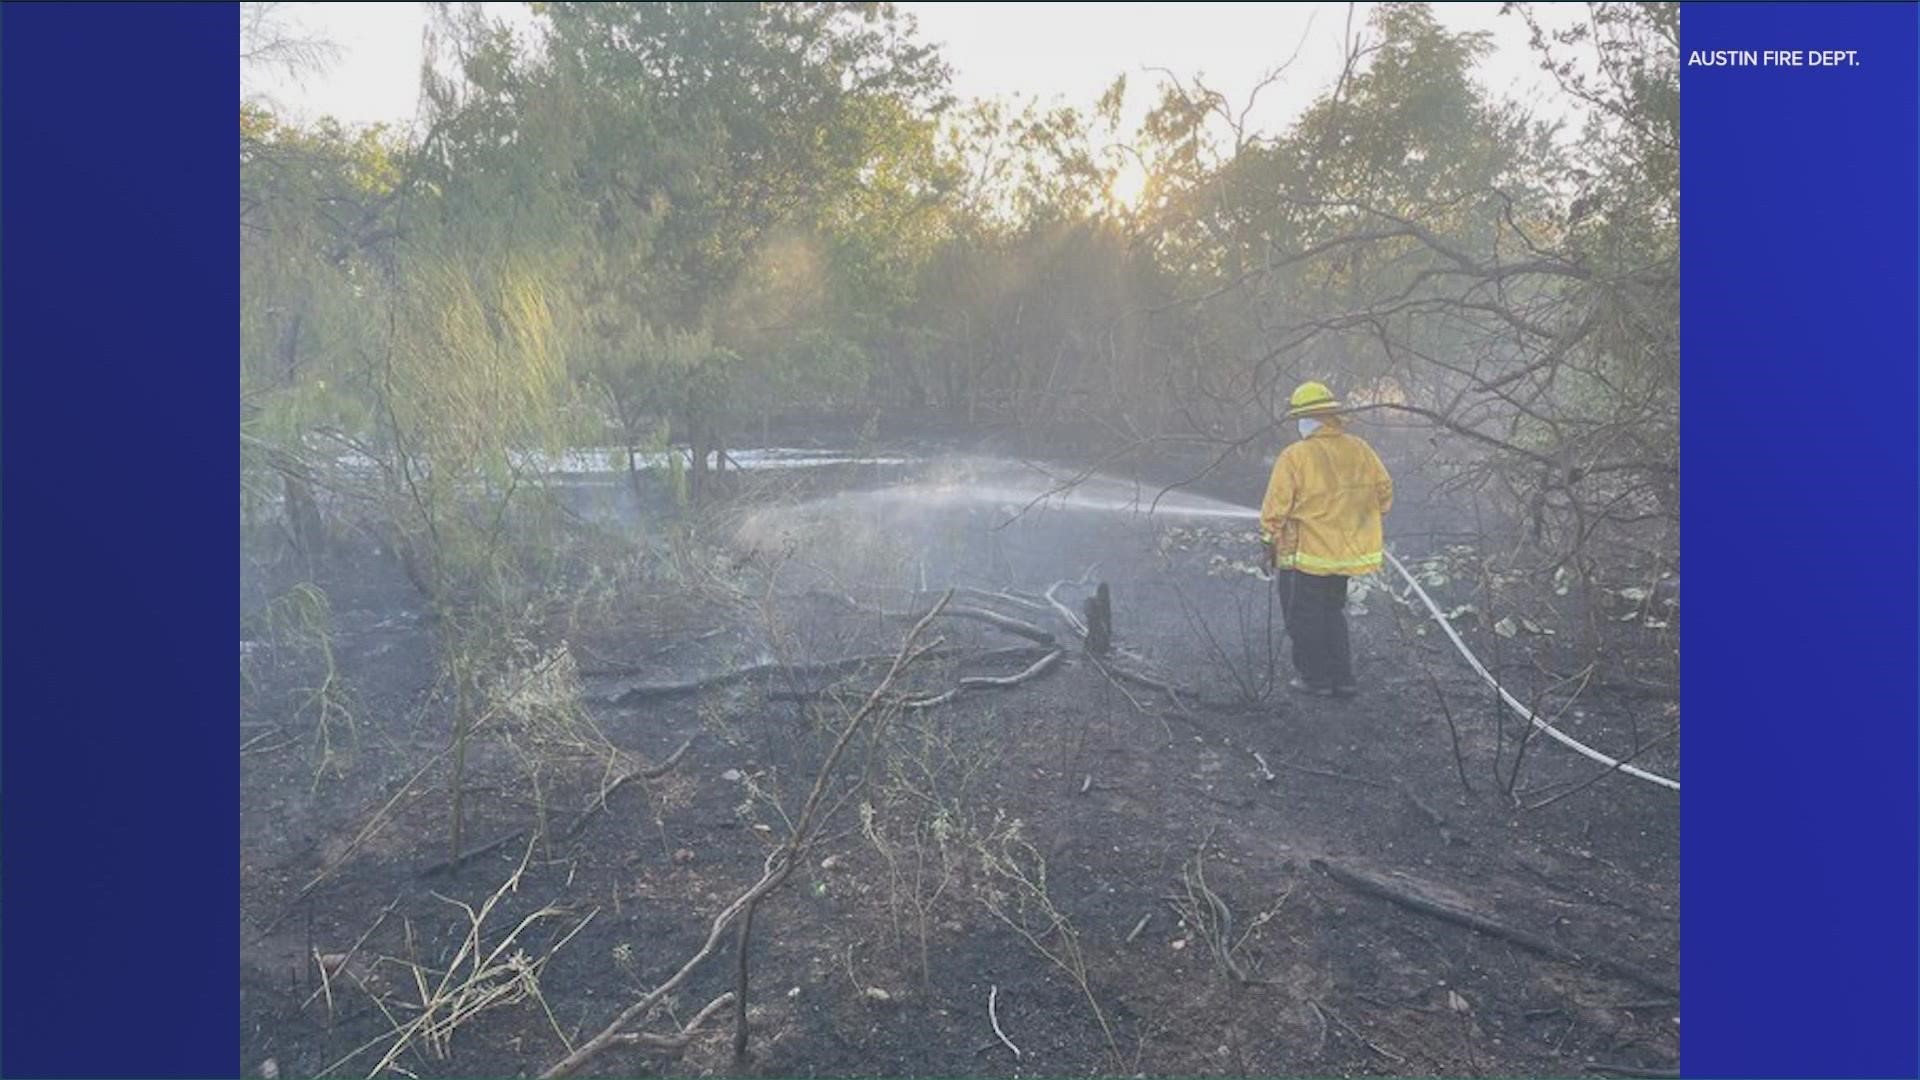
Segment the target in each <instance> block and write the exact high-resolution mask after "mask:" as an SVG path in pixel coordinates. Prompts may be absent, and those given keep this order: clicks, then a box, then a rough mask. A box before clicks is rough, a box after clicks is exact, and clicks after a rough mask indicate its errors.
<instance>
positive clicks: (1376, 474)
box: [1260, 382, 1393, 697]
mask: <svg viewBox="0 0 1920 1080" xmlns="http://www.w3.org/2000/svg"><path fill="white" fill-rule="evenodd" d="M1341 409H1342V407H1341V404H1340V402H1339V400H1338V399H1336V398H1335V397H1334V396H1333V391H1331V390H1329V389H1327V387H1326V384H1324V383H1318V382H1306V383H1301V384H1300V388H1299V389H1297V390H1295V391H1294V392H1293V396H1292V398H1290V399H1289V400H1288V409H1287V419H1289V420H1292V421H1294V422H1295V424H1296V426H1297V427H1298V428H1299V431H1300V438H1299V439H1298V440H1297V441H1295V442H1293V443H1290V444H1289V445H1288V446H1287V447H1286V449H1284V450H1282V451H1281V452H1280V456H1279V458H1278V459H1276V460H1275V461H1274V463H1273V477H1272V479H1270V480H1269V481H1268V482H1267V497H1266V498H1265V499H1264V500H1262V501H1261V504H1260V540H1261V542H1262V543H1263V544H1265V545H1266V548H1267V559H1268V564H1269V565H1270V566H1271V567H1272V568H1273V570H1274V581H1275V587H1276V588H1278V589H1279V590H1280V610H1281V614H1282V616H1283V618H1285V620H1286V625H1287V636H1288V637H1290V638H1291V639H1292V640H1293V670H1294V677H1293V679H1292V681H1291V683H1290V685H1291V686H1292V687H1293V688H1294V689H1296V690H1299V691H1302V692H1304V693H1309V694H1316V695H1320V696H1334V697H1351V696H1353V695H1354V694H1355V693H1357V692H1358V691H1359V686H1358V685H1357V684H1356V683H1355V682H1354V678H1353V653H1352V649H1351V647H1350V645H1349V643H1348V639H1347V615H1346V606H1347V579H1349V578H1352V577H1358V576H1360V575H1363V574H1371V573H1373V572H1374V571H1376V570H1378V569H1380V565H1381V561H1382V558H1383V555H1382V550H1381V529H1380V522H1381V518H1382V517H1384V516H1385V515H1386V513H1387V511H1388V509H1389V508H1391V507H1392V505H1393V478H1392V477H1390V476H1388V475H1387V469H1386V466H1384V465H1382V464H1381V463H1380V457H1379V455H1378V454H1375V453H1374V452H1373V447H1371V446H1368V445H1367V443H1366V442H1365V440H1363V439H1361V438H1360V437H1359V436H1358V435H1354V434H1352V433H1350V432H1348V431H1347V430H1346V427H1345V425H1344V424H1343V423H1342V422H1341V419H1340V415H1339V414H1340V412H1341Z"/></svg>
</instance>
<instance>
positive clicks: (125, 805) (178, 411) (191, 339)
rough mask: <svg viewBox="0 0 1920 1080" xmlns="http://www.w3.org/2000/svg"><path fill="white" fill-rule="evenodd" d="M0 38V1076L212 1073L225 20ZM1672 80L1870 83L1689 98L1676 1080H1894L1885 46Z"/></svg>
mask: <svg viewBox="0 0 1920 1080" xmlns="http://www.w3.org/2000/svg"><path fill="white" fill-rule="evenodd" d="M0 26H3V27H4V33H3V34H0V138H4V142H5V145H4V152H3V153H0V245H3V250H0V299H3V301H4V309H5V315H4V321H0V493H4V498H5V511H4V515H0V578H3V579H4V591H0V629H3V630H4V639H3V640H0V644H3V645H4V648H5V653H6V655H5V660H6V670H5V678H4V680H0V724H3V726H0V791H4V792H5V793H7V796H8V802H7V810H9V811H11V812H8V813H6V814H5V815H4V821H0V851H3V852H4V856H5V860H6V863H5V872H4V874H3V875H0V904H3V905H4V912H5V918H4V920H0V965H3V966H4V970H3V976H4V985H5V988H6V990H7V993H6V994H5V997H4V999H3V1000H0V1072H4V1073H6V1074H7V1075H33V1076H90V1075H105V1076H125V1075H141V1076H221V1075H231V1074H232V1073H233V1072H234V1071H235V1066H236V1064H237V1062H236V1061H235V1057H234V1052H235V1049H236V1046H237V1035H238V1031H237V1025H236V1018H235V1008H236V1004H237V1000H238V987H237V968H238V965H237V964H235V963H233V962H232V960H231V957H232V956H233V953H232V950H233V948H234V946H235V937H234V935H235V933H236V928H237V925H238V911H237V896H238V888H237V881H236V863H235V861H234V855H235V841H236V831H237V813H236V809H235V799H236V793H237V790H238V773H237V760H236V757H235V755H234V754H233V752H232V751H233V745H234V744H233V742H232V741H231V740H232V739H233V737H234V736H233V729H232V727H231V719H232V716H233V709H234V699H233V696H232V695H233V693H234V689H233V683H232V681H231V679H232V675H231V672H232V670H233V669H232V668H231V667H230V666H229V665H230V664H231V663H232V651H231V650H232V648H233V641H234V619H235V611H234V608H233V607H232V606H231V604H232V601H233V598H234V594H233V592H232V589H233V584H232V583H233V580H234V579H233V577H232V576H231V575H232V574H233V573H234V568H235V566H237V564H238V552H237V550H236V547H235V545H236V543H237V538H236V534H235V530H234V529H233V527H232V522H233V520H234V519H233V518H232V517H231V516H230V515H231V514H232V513H233V510H234V504H233V502H232V499H233V497H234V495H233V492H234V488H233V477H234V475H235V473H236V471H237V462H236V460H235V459H236V450H235V445H234V442H233V426H232V425H233V423H234V419H235V417H234V414H233V411H232V408H233V406H232V404H231V402H232V400H233V399H232V397H231V395H232V393H233V388H234V382H233V376H234V368H233V364H234V362H235V357H236V355H237V347H238V343H237V334H236V328H235V319H234V316H233V313H234V311H235V309H236V308H237V302H238V294H237V269H236V266H235V260H236V255H237V244H236V243H235V239H234V233H233V225H232V221H233V218H232V214H233V212H234V206H235V203H236V199H237V192H236V190H235V184H236V177H235V171H234V166H233V156H232V155H233V153H234V149H235V132H234V128H233V122H234V121H233V112H232V110H233V108H234V102H235V99H236V94H235V87H234V79H235V71H234V35H235V27H234V23H233V8H232V7H231V6H230V5H225V4H216V5H204V6H200V5H162V4H132V5H86V6H82V5H9V6H7V7H6V8H5V9H4V11H3V12H0ZM1683 47H1684V48H1685V49H1692V48H1753V49H1761V48H1778V47H1822V48H1854V49H1859V50H1861V52H1862V55H1863V58H1864V61H1865V62H1864V64H1863V66H1861V67H1859V68H1852V69H1840V70H1827V71H1813V70H1774V69H1714V70H1693V71H1688V70H1686V69H1684V68H1683V86H1684V92H1683V95H1682V109H1683V132H1684V138H1683V154H1684V163H1683V170H1682V181H1683V185H1684V191H1685V199H1684V203H1683V205H1684V213H1683V223H1682V236H1683V244H1684V250H1685V258H1684V260H1683V299H1684V302H1685V312H1684V317H1683V321H1682V347H1683V351H1684V354H1685V356H1686V362H1685V374H1684V376H1683V382H1684V385H1683V402H1684V407H1685V415H1686V422H1685V430H1684V432H1683V440H1684V452H1685V466H1686V492H1687V500H1688V502H1687V519H1686V521H1687V525H1686V548H1687V550H1688V551H1689V552H1690V553H1692V554H1693V556H1694V558H1693V564H1692V566H1691V567H1690V570H1691V574H1690V577H1689V584H1690V596H1689V598H1688V599H1689V602H1688V614H1689V624H1688V632H1687V654H1686V669H1685V673H1686V675H1685V678H1686V686H1685V691H1686V696H1687V705H1688V714H1689V718H1690V720H1691V721H1692V723H1691V724H1690V725H1689V737H1690V740H1691V743H1692V748H1693V749H1694V750H1695V751H1696V752H1695V753H1693V754H1692V755H1691V760H1690V761H1689V766H1690V768H1689V769H1688V772H1687V777H1686V779H1687V782H1688V783H1687V788H1686V791H1685V797H1684V802H1683V807H1684V811H1683V812H1684V837H1685V851H1684V855H1683V867H1682V876H1683V883H1684V897H1685V900H1684V902H1685V906H1686V912H1687V915H1686V928H1685V932H1684V934H1683V950H1684V963H1685V976H1684V977H1685V985H1686V994H1687V997H1686V1001H1687V1009H1686V1017H1687V1029H1686V1037H1685V1057H1684V1061H1685V1067H1686V1071H1687V1073H1688V1074H1690V1075H1700V1076H1762V1075H1824V1076H1913V1075H1915V1074H1916V1073H1917V1072H1920V1047H1916V1045H1915V1024H1914V1020H1915V1017H1916V1015H1920V994H1917V993H1916V978H1915V975H1916V963H1917V962H1920V934H1917V933H1916V928H1915V903H1916V897H1917V895H1920V859H1917V858H1916V847H1917V846H1920V845H1917V841H1920V830H1917V829H1916V824H1917V823H1920V817H1917V815H1916V799H1915V791H1916V787H1915V775H1916V765H1920V740H1917V739H1916V737H1915V717H1916V706H1917V705H1920V687H1917V686H1916V685H1915V680H1914V677H1913V670H1912V668H1911V667H1910V665H1911V664H1912V663H1913V662H1914V660H1915V658H1916V657H1917V656H1920V636H1917V635H1916V618H1915V612H1916V605H1915V600H1916V598H1920V572H1917V571H1920V567H1917V566H1916V559H1915V552H1916V551H1917V550H1920V515H1917V511H1920V498H1917V495H1920V456H1917V455H1916V452H1915V450H1916V445H1920V429H1917V428H1916V423H1915V417H1916V409H1917V408H1920V378H1916V370H1915V369H1916V356H1917V355H1920V325H1916V319H1915V310H1916V308H1915V304H1916V298H1920V274H1916V265H1915V250H1916V243H1917V242H1920V214H1916V212H1915V193H1916V191H1920V163H1917V161H1916V136H1917V135H1920V108H1917V107H1916V106H1917V104H1920V103H1917V102H1916V92H1915V91H1916V86H1920V79H1917V78H1916V76H1917V75H1920V72H1917V71H1916V67H1915V55H1916V51H1917V49H1920V22H1917V20H1916V11H1915V9H1914V8H1913V7H1911V6H1904V5H1902V6H1850V5H1804V6H1803V5H1792V6H1766V5H1738V6H1721V5H1705V4H1689V5H1687V8H1686V10H1685V13H1684V16H1683ZM221 522H226V523H227V524H226V525H221V524H219V523H221ZM216 654H217V655H216ZM116 983H118V984H121V985H135V986H142V987H144V988H145V989H144V990H143V991H142V992H140V993H138V994H137V998H136V1000H134V1001H132V1002H130V1003H129V1007H126V1008H122V1009H116V1010H114V1013H113V1017H112V1023H111V1024H110V1025H108V1026H105V1027H103V1026H102V1023H101V1006H100V1001H101V998H100V994H101V991H102V988H103V987H105V986H109V985H113V984H116Z"/></svg>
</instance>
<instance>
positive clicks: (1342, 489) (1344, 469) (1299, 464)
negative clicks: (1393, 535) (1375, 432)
mask: <svg viewBox="0 0 1920 1080" xmlns="http://www.w3.org/2000/svg"><path fill="white" fill-rule="evenodd" d="M1392 506H1393V478H1392V477H1390V476H1388V475H1387V467H1386V466H1385V465H1382V464H1381V463H1380V457H1379V455H1377V454H1375V453H1374V452H1373V447H1371V446H1368V445H1367V444H1366V441H1365V440H1363V439H1361V438H1360V437H1359V436H1357V435H1349V434H1347V433H1346V432H1345V431H1344V430H1342V429H1341V427H1340V425H1339V423H1338V422H1337V421H1334V420H1327V421H1325V422H1323V423H1322V424H1321V426H1320V428H1319V429H1318V430H1316V431H1315V432H1314V433H1313V434H1312V435H1309V436H1307V437H1306V438H1304V439H1301V440H1299V441H1298V442H1295V443H1293V444H1292V445H1290V446H1288V447H1287V448H1286V449H1285V450H1282V451H1280V456H1279V458H1278V459H1276V460H1275V461H1274V463H1273V478H1272V479H1271V480H1269V481H1268V482H1267V497H1266V498H1265V499H1264V500H1262V502H1261V504H1260V539H1261V540H1262V541H1264V542H1266V543H1268V544H1271V545H1272V546H1273V558H1274V565H1275V566H1278V567H1281V568H1283V569H1294V570H1299V571H1301V572H1303V573H1308V574H1320V575H1335V574H1338V575H1344V576H1348V577H1353V576H1357V575H1360V574H1370V573H1372V572H1374V571H1375V570H1378V569H1380V564H1381V536H1380V519H1381V517H1382V516H1383V515H1385V514H1386V512H1387V511H1388V510H1389V509H1391V508H1392Z"/></svg>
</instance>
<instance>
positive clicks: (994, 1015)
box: [987, 986, 1020, 1061]
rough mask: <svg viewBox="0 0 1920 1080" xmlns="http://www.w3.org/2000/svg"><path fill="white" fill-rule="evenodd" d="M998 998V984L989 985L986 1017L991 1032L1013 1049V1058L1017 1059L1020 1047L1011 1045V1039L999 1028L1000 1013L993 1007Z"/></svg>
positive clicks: (1008, 1047)
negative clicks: (990, 1025)
mask: <svg viewBox="0 0 1920 1080" xmlns="http://www.w3.org/2000/svg"><path fill="white" fill-rule="evenodd" d="M999 1000H1000V988H999V987H998V986H994V987H990V988H989V989H988V990H987V1019H988V1020H990V1021H992V1022H993V1033H994V1034H995V1035H998V1036H999V1037H1000V1042H1001V1043H1002V1044H1003V1045H1005V1046H1006V1048H1007V1049H1009V1050H1011V1051H1013V1056H1014V1059H1015V1060H1016V1061H1017V1060H1019V1057H1020V1048H1019V1047H1017V1046H1015V1045H1013V1040H1012V1039H1009V1038H1007V1033H1006V1032H1004V1031H1002V1030H1000V1013H999V1010H998V1009H997V1008H996V1007H995V1006H996V1005H997V1004H998V1002H999Z"/></svg>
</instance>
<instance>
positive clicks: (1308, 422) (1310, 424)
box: [1300, 416, 1320, 439]
mask: <svg viewBox="0 0 1920 1080" xmlns="http://www.w3.org/2000/svg"><path fill="white" fill-rule="evenodd" d="M1319 430H1320V421H1318V420H1313V419H1309V418H1308V417H1304V416H1303V417H1301V418H1300V437H1301V438H1303V439H1304V438H1306V437H1307V436H1309V435H1311V434H1313V433H1314V432H1316V431H1319Z"/></svg>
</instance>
